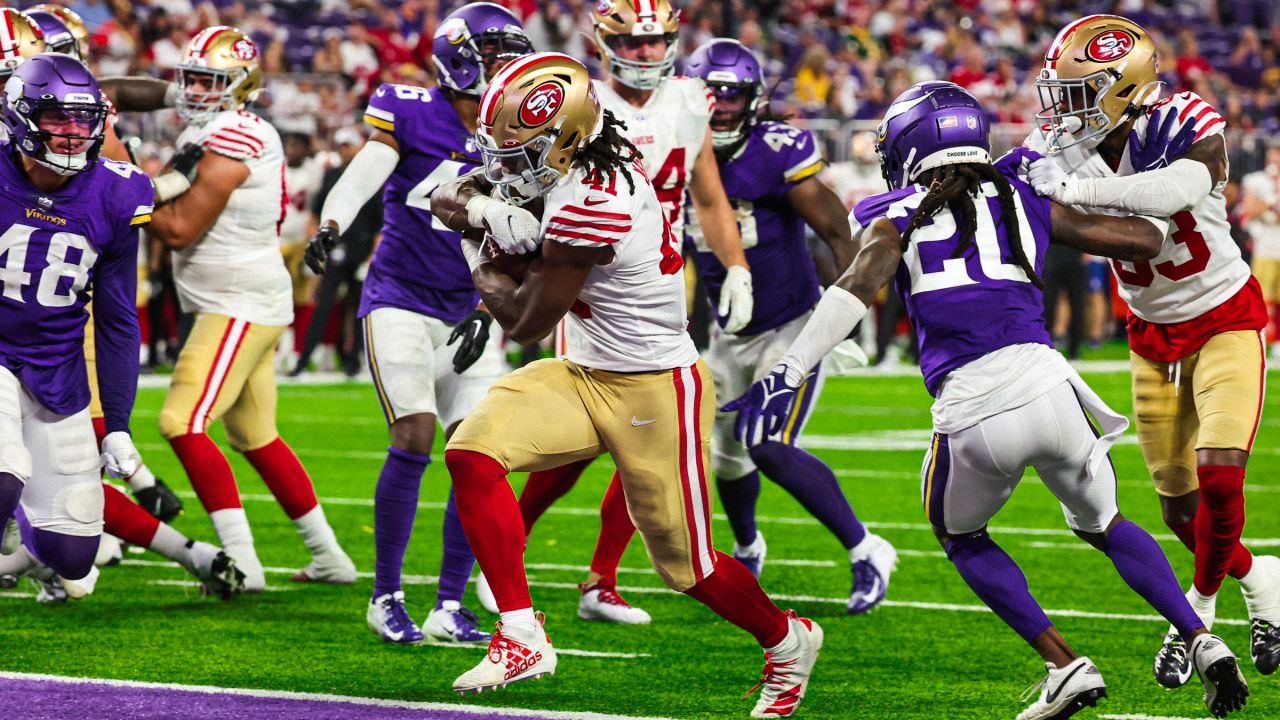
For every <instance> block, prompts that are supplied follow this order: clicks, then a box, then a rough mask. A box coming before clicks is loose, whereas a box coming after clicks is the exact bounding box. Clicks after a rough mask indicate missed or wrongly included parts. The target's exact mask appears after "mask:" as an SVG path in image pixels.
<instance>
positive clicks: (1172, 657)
mask: <svg viewBox="0 0 1280 720" xmlns="http://www.w3.org/2000/svg"><path fill="white" fill-rule="evenodd" d="M1193 669H1194V668H1192V666H1191V658H1189V657H1187V642H1186V641H1185V640H1183V639H1182V636H1181V635H1179V634H1178V633H1176V632H1174V633H1169V634H1168V635H1165V636H1164V645H1162V646H1160V652H1158V653H1156V662H1155V674H1156V682H1158V683H1160V686H1161V687H1164V688H1168V689H1169V690H1176V689H1178V688H1180V687H1182V686H1183V685H1186V684H1187V681H1188V680H1190V679H1191V672H1192V670H1193Z"/></svg>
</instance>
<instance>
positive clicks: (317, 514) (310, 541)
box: [293, 504, 338, 557]
mask: <svg viewBox="0 0 1280 720" xmlns="http://www.w3.org/2000/svg"><path fill="white" fill-rule="evenodd" d="M293 525H294V527H296V528H298V534H299V535H301V536H302V544H303V545H306V546H307V549H308V550H310V551H311V555H312V556H313V557H314V556H316V555H319V554H321V553H325V552H329V551H332V550H333V549H335V548H337V547H338V538H337V537H336V536H335V535H334V534H333V527H331V526H330V525H329V520H328V519H327V518H325V516H324V508H323V507H320V505H318V504H317V505H316V506H315V507H313V508H311V510H310V511H308V512H307V513H306V514H305V515H303V516H302V517H299V518H295V519H294V521H293Z"/></svg>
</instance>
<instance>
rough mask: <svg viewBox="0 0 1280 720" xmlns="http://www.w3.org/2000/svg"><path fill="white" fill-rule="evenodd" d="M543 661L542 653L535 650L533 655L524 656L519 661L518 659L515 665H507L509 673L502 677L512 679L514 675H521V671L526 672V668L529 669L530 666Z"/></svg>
mask: <svg viewBox="0 0 1280 720" xmlns="http://www.w3.org/2000/svg"><path fill="white" fill-rule="evenodd" d="M541 661H542V653H540V652H535V653H534V654H533V657H526V658H522V659H520V660H519V661H517V662H516V663H515V664H514V665H509V666H508V667H507V674H506V676H504V677H503V678H502V679H503V680H510V679H511V678H512V677H515V676H516V675H519V674H520V673H522V672H524V671H525V670H528V669H529V668H531V667H533V666H534V665H536V664H537V663H539V662H541Z"/></svg>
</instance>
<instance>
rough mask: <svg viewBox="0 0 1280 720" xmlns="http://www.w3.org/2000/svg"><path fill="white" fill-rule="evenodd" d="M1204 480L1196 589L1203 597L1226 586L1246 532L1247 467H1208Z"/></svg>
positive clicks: (1203, 470) (1198, 524)
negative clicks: (1245, 496) (1245, 490)
mask: <svg viewBox="0 0 1280 720" xmlns="http://www.w3.org/2000/svg"><path fill="white" fill-rule="evenodd" d="M1196 474H1197V475H1198V476H1199V477H1200V509H1199V510H1198V511H1197V512H1196V573H1195V580H1194V582H1195V586H1196V589H1197V590H1199V591H1200V593H1201V594H1203V595H1214V594H1216V593H1217V592H1218V589H1219V588H1221V587H1222V580H1223V578H1224V577H1226V574H1227V569H1228V567H1229V566H1230V565H1231V562H1232V559H1233V558H1234V557H1235V555H1236V552H1237V548H1239V547H1240V534H1241V533H1242V532H1243V531H1244V468H1240V467H1234V466H1231V465H1205V466H1202V467H1200V468H1197V469H1196Z"/></svg>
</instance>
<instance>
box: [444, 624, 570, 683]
mask: <svg viewBox="0 0 1280 720" xmlns="http://www.w3.org/2000/svg"><path fill="white" fill-rule="evenodd" d="M542 623H543V617H542V613H538V627H537V629H535V630H534V633H533V638H532V639H531V640H530V641H529V642H527V643H524V642H520V641H518V640H515V639H514V638H510V637H507V636H506V635H504V634H502V623H496V624H495V627H496V628H497V630H496V631H495V632H494V633H493V639H492V640H490V641H489V650H488V652H486V653H485V656H484V659H483V660H481V661H480V664H479V665H477V666H475V667H473V668H471V669H470V670H468V671H466V672H465V673H463V674H461V675H459V676H458V679H457V680H454V681H453V689H454V692H457V693H459V694H462V693H478V692H484V691H485V690H497V689H499V688H504V687H506V686H507V685H510V684H511V683H513V682H520V681H521V680H536V679H537V678H540V677H542V676H543V675H554V674H555V672H556V651H555V648H553V647H551V638H549V637H547V633H546V631H544V630H543V629H542Z"/></svg>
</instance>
